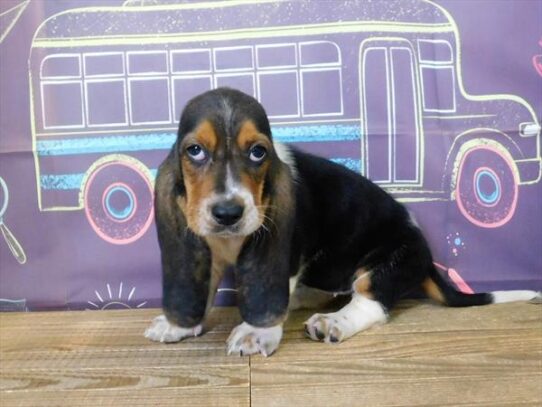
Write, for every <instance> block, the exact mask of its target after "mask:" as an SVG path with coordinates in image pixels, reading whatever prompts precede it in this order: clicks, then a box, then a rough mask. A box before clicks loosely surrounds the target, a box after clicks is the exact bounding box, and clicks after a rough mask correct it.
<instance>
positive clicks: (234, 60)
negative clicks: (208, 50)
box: [213, 47, 256, 96]
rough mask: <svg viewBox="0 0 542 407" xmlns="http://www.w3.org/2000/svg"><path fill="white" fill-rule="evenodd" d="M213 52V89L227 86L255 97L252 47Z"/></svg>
mask: <svg viewBox="0 0 542 407" xmlns="http://www.w3.org/2000/svg"><path fill="white" fill-rule="evenodd" d="M213 52H214V63H215V72H217V74H215V84H214V85H215V87H217V88H218V87H221V86H229V87H230V88H235V89H239V90H240V91H242V92H245V93H247V94H249V95H252V96H256V86H255V81H254V60H253V59H254V58H253V52H252V47H233V48H215V49H214V50H213ZM221 72H235V73H221Z"/></svg>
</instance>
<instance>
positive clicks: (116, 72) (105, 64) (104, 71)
mask: <svg viewBox="0 0 542 407" xmlns="http://www.w3.org/2000/svg"><path fill="white" fill-rule="evenodd" d="M83 61H84V64H83V65H84V67H85V78H90V77H94V78H96V77H115V76H123V75H124V57H123V55H122V53H120V52H115V53H104V54H97V53H96V54H94V53H89V54H85V55H83Z"/></svg>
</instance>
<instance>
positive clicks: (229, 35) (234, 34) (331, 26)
mask: <svg viewBox="0 0 542 407" xmlns="http://www.w3.org/2000/svg"><path fill="white" fill-rule="evenodd" d="M371 31H384V32H398V33H442V32H453V27H452V26H451V25H450V24H448V23H444V24H429V23H428V24H420V23H403V22H382V21H362V22H360V21H353V22H337V23H324V24H310V25H296V26H293V25H292V26H277V27H269V28H249V29H239V30H229V31H207V32H191V33H173V34H162V35H158V36H157V35H152V34H148V35H141V34H138V35H133V36H130V35H118V36H102V37H73V38H54V39H53V38H48V39H39V38H37V39H34V42H33V44H32V47H34V48H48V47H74V46H81V45H89V46H91V45H130V44H134V45H136V44H137V45H139V44H141V41H142V40H143V39H145V44H165V43H182V42H193V41H223V40H234V39H254V38H267V37H285V36H290V35H299V34H300V33H301V34H302V35H316V34H341V33H356V32H371Z"/></svg>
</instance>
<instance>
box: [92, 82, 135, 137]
mask: <svg viewBox="0 0 542 407" xmlns="http://www.w3.org/2000/svg"><path fill="white" fill-rule="evenodd" d="M125 88H126V86H125V81H124V79H89V80H85V97H86V104H85V105H86V109H87V121H88V126H89V127H93V126H121V125H126V124H127V120H126V104H125V103H126V102H125V101H126V89H125Z"/></svg>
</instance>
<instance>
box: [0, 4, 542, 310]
mask: <svg viewBox="0 0 542 407" xmlns="http://www.w3.org/2000/svg"><path fill="white" fill-rule="evenodd" d="M137 3H139V4H140V3H141V1H139V0H138V1H137ZM143 3H145V0H144V1H143ZM147 3H152V2H147ZM182 3H186V2H182ZM435 3H436V4H438V5H440V6H442V7H443V8H444V9H445V10H447V12H449V13H450V14H451V16H453V19H454V20H455V23H456V26H454V25H453V24H452V23H450V22H449V20H448V16H447V14H446V12H444V11H443V10H442V9H440V8H438V7H436V6H435V5H434V4H432V3H429V2H424V1H417V0H401V1H399V2H397V3H393V2H390V1H381V2H372V3H365V2H362V1H360V2H354V1H349V2H342V1H331V0H329V1H319V2H315V1H312V2H295V3H292V4H289V5H287V7H285V6H278V5H277V4H266V5H258V6H256V10H260V11H261V10H264V9H265V10H264V11H265V13H258V15H263V17H262V21H258V19H257V18H256V19H255V18H253V16H254V15H255V13H254V10H252V9H251V7H253V6H245V7H243V8H241V9H236V8H228V7H225V8H223V9H215V10H203V11H193V10H179V9H171V10H169V11H167V12H163V13H162V14H160V13H155V12H153V11H150V12H149V11H144V9H137V11H129V10H128V11H126V12H125V11H123V10H121V9H117V10H112V9H110V7H111V6H116V5H119V6H120V5H122V2H121V1H118V2H117V1H105V0H104V1H98V0H92V1H91V0H88V1H87V0H77V1H75V0H65V1H30V2H25V1H21V0H4V1H3V2H1V3H0V14H1V16H0V38H1V42H0V89H1V92H0V177H1V180H2V181H0V184H2V185H4V186H5V188H0V215H3V216H2V220H3V225H4V226H1V228H2V234H3V236H5V237H2V236H0V310H2V309H3V310H8V309H27V310H39V309H52V308H60V309H102V308H115V307H116V308H119V307H120V308H122V307H131V308H135V307H147V306H158V305H159V304H160V292H161V287H160V268H159V252H158V245H157V241H156V234H155V231H154V224H153V223H151V222H152V207H151V203H150V196H151V194H152V181H153V178H154V175H155V170H156V167H157V165H158V164H159V163H160V161H161V160H162V159H163V157H165V154H166V153H167V148H168V147H169V146H170V145H171V143H172V140H173V138H174V133H175V127H176V125H177V123H176V122H177V119H178V116H179V113H180V109H181V108H182V105H183V104H184V103H185V101H186V100H187V98H189V97H190V96H192V95H194V94H196V93H198V92H200V91H203V90H205V89H208V88H211V87H214V86H215V85H221V84H228V85H229V86H237V87H240V88H241V89H242V90H245V91H247V92H249V93H251V92H253V94H254V95H255V96H257V97H259V98H260V100H261V101H262V103H263V104H264V105H265V106H266V108H267V110H268V112H269V114H270V116H271V121H272V125H273V134H274V137H275V138H277V139H279V140H281V141H284V142H289V143H294V144H295V145H297V146H299V147H300V148H303V149H305V150H307V151H312V152H315V153H317V154H321V155H323V156H326V157H328V158H330V159H333V160H335V161H337V162H340V163H342V164H344V165H346V166H348V167H350V168H352V169H354V170H356V171H362V172H363V173H365V174H366V175H368V176H369V177H371V178H373V179H375V180H376V181H379V182H381V184H382V186H383V187H384V188H386V189H388V190H389V191H390V192H392V193H393V194H394V195H395V196H396V197H397V198H398V199H400V200H402V201H404V202H406V203H407V205H408V206H409V208H410V209H411V210H412V211H413V212H414V213H415V215H416V217H417V220H418V222H419V223H420V225H421V227H422V229H423V230H424V231H425V233H426V234H427V236H428V238H429V241H430V244H431V246H432V248H433V250H434V254H435V259H436V260H437V261H438V263H439V265H442V271H443V273H448V274H449V276H450V277H451V278H452V279H453V280H454V281H455V283H456V284H457V285H458V286H459V287H460V288H461V289H464V290H467V291H468V290H474V291H480V290H488V289H509V288H531V289H538V290H540V289H542V256H541V255H540V250H539V248H540V247H542V216H541V215H542V184H541V182H540V179H539V178H540V130H539V127H538V130H537V126H538V123H539V122H540V120H541V116H542V56H541V55H542V30H541V27H542V2H541V1H529V0H523V1H520V0H516V1H497V0H474V1H472V0H471V1H467V0H465V1H463V0H439V1H436V2H435ZM86 6H92V7H93V8H94V9H93V10H87V11H86V12H81V11H77V10H76V11H74V12H73V13H68V14H66V15H64V16H63V17H62V18H58V19H53V20H51V21H50V23H48V24H44V25H43V26H42V29H41V30H39V32H38V27H39V26H40V24H42V22H44V21H45V20H46V19H47V18H48V17H50V16H53V15H55V14H58V13H60V12H63V11H65V10H71V9H80V8H82V7H86ZM132 7H133V6H132ZM131 10H136V9H133V8H132V9H131ZM146 10H152V9H146ZM198 13H199V14H198ZM249 16H252V17H251V18H249ZM264 20H265V21H264ZM339 20H342V21H351V22H352V27H362V28H363V27H367V21H380V23H379V25H378V27H377V28H375V30H374V31H368V30H367V29H359V30H356V29H355V28H354V29H351V30H350V31H349V30H346V31H347V32H346V33H342V34H339V33H338V31H339V30H337V32H333V30H331V31H325V30H322V29H320V28H318V23H323V22H326V23H330V22H334V21H339ZM93 21H95V22H96V24H91V22H93ZM201 21H207V22H208V21H214V23H204V24H200V23H199V22H201ZM402 22H404V23H408V24H410V26H412V25H415V26H416V27H417V28H419V29H411V30H406V29H405V30H404V31H401V28H397V27H403V28H404V27H405V26H406V25H403V26H401V23H402ZM198 24H199V25H198ZM208 24H214V25H215V26H214V27H213V26H211V25H208ZM250 24H253V25H254V27H266V26H288V25H304V26H306V28H310V27H316V28H314V32H312V33H311V34H310V35H302V34H300V32H295V31H291V32H290V33H289V34H288V36H281V37H273V38H271V37H263V38H252V37H250V38H231V37H227V35H226V36H225V37H223V38H220V39H217V38H215V37H212V36H210V37H209V36H208V37H205V38H203V37H202V38H200V39H198V40H196V41H192V42H187V41H184V40H183V38H185V37H183V36H182V34H181V33H182V32H183V31H187V30H189V29H190V30H193V31H202V32H206V31H213V30H215V31H218V30H220V29H222V30H225V31H226V33H227V30H229V29H233V28H238V29H239V28H245V29H246V30H247V32H253V31H250V30H253V29H254V27H252V26H250ZM390 27H391V28H390ZM438 27H440V28H438ZM455 27H457V30H458V32H459V38H460V41H459V42H458V41H457V38H456V37H455V32H454V28H455ZM309 31H310V30H309ZM36 32H38V33H37V35H36V37H35V38H34V35H35V34H36ZM304 32H305V33H307V31H306V30H305V31H304ZM144 33H158V34H160V35H161V36H160V35H158V37H157V38H165V35H166V34H167V35H169V36H170V37H169V38H173V40H172V41H157V42H155V43H152V41H147V40H145V39H139V40H137V41H130V40H127V39H129V38H130V36H131V35H143V34H144ZM176 33H177V34H176ZM154 37H156V36H154ZM390 37H393V38H390ZM70 38H71V40H70ZM140 38H149V37H148V36H147V37H140ZM68 40H69V41H72V42H73V43H71V44H70V43H68ZM93 41H94V42H93ZM232 48H233V49H232ZM194 50H197V51H194ZM459 58H460V59H459ZM44 61H45V62H44ZM498 94H507V95H513V96H496V95H498ZM470 95H476V96H474V97H472V96H470ZM530 123H532V124H530ZM522 132H523V134H522ZM531 133H532V135H529V134H531ZM93 170H95V171H93ZM520 184H521V185H520ZM6 191H8V194H9V199H8V202H7V206H6V207H5V212H4V213H2V207H3V205H4V202H6V198H7V196H6ZM80 191H82V194H83V195H82V197H83V198H82V199H80ZM452 193H454V195H453V197H451V196H452ZM230 285H231V281H225V282H224V283H223V290H222V291H221V292H220V293H219V296H218V302H219V303H220V304H230V303H232V301H233V299H234V295H233V293H232V292H231V291H229V290H227V287H229V286H230Z"/></svg>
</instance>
